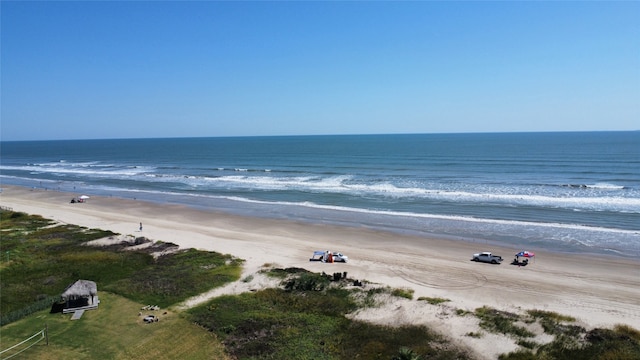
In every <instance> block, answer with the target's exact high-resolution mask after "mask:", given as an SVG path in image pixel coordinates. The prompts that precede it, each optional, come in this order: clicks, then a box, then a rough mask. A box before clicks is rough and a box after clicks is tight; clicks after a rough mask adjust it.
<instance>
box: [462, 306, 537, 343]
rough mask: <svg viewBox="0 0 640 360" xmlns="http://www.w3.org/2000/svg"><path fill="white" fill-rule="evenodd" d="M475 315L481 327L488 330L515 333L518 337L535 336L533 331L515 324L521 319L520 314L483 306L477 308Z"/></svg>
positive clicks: (507, 333)
mask: <svg viewBox="0 0 640 360" xmlns="http://www.w3.org/2000/svg"><path fill="white" fill-rule="evenodd" d="M475 315H476V316H477V317H478V318H479V319H480V327H481V328H483V329H485V330H487V331H490V332H494V333H499V334H505V335H513V336H516V337H518V338H528V337H533V336H534V334H533V333H532V332H531V331H529V330H527V329H525V328H524V327H522V326H518V325H515V324H514V323H515V322H516V321H518V320H519V316H518V315H516V314H512V313H509V312H506V311H499V310H496V309H492V308H490V307H487V306H483V307H481V308H477V309H476V311H475Z"/></svg>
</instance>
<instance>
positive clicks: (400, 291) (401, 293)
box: [391, 288, 414, 300]
mask: <svg viewBox="0 0 640 360" xmlns="http://www.w3.org/2000/svg"><path fill="white" fill-rule="evenodd" d="M413 292H414V291H413V289H407V288H395V289H392V290H391V295H393V296H397V297H401V298H405V299H409V300H412V299H413Z"/></svg>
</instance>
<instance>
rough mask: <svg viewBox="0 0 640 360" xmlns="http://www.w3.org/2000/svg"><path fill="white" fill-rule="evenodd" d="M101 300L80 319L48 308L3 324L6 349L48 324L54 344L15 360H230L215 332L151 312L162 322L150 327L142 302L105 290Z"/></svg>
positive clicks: (171, 315) (174, 316)
mask: <svg viewBox="0 0 640 360" xmlns="http://www.w3.org/2000/svg"><path fill="white" fill-rule="evenodd" d="M99 296H100V305H99V307H98V309H96V310H89V311H85V313H84V315H83V316H82V317H81V318H80V319H79V320H74V321H71V320H70V318H71V314H64V315H63V314H60V313H56V314H50V313H49V311H48V310H44V311H40V312H37V313H35V314H33V315H32V316H29V317H27V318H24V319H22V320H19V321H16V322H14V323H11V324H9V325H5V326H3V327H2V348H3V349H6V348H9V347H10V346H12V345H14V344H18V343H19V342H21V341H23V340H25V339H26V338H28V337H30V336H31V335H33V334H35V333H36V332H37V331H39V330H41V329H43V328H44V327H45V324H46V325H47V327H48V330H49V331H48V339H49V345H48V346H47V345H46V343H45V341H44V340H43V341H41V342H39V343H37V344H36V345H34V346H33V347H31V348H29V349H28V350H25V351H24V352H23V353H22V354H21V355H19V356H16V357H14V359H35V360H54V359H142V360H145V359H149V360H152V359H203V360H204V359H222V360H224V359H229V357H228V355H227V354H226V353H225V350H224V346H223V345H222V344H221V343H220V341H219V340H218V339H217V338H216V336H215V335H214V334H212V333H209V332H206V331H204V330H203V329H202V328H201V327H199V326H197V325H196V324H193V323H192V322H190V321H188V320H187V319H185V318H183V317H181V316H180V315H179V314H175V313H172V312H169V313H167V314H164V310H160V311H152V312H148V313H149V314H155V315H156V316H158V317H159V318H160V321H158V322H157V323H152V324H145V323H144V322H143V321H142V316H138V313H139V311H140V308H141V306H142V304H141V303H137V302H133V301H131V300H128V299H126V298H124V297H121V296H118V295H115V294H110V293H108V292H104V291H99ZM144 314H147V312H144V313H143V315H144ZM29 344H31V343H29ZM26 345H28V344H25V346H26ZM22 349H24V348H23V347H19V348H17V349H16V351H19V350H22ZM11 354H12V353H4V354H3V358H5V357H8V356H9V355H11Z"/></svg>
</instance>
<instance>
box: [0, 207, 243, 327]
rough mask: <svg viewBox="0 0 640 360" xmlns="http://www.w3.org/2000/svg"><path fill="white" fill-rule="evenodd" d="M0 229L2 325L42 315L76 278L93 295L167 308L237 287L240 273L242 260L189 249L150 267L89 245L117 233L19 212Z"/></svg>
mask: <svg viewBox="0 0 640 360" xmlns="http://www.w3.org/2000/svg"><path fill="white" fill-rule="evenodd" d="M0 228H2V229H3V232H2V253H3V254H2V255H5V256H4V257H2V259H1V260H2V263H1V264H2V267H1V268H0V289H1V291H2V296H1V297H0V314H2V316H1V319H0V324H7V323H9V322H11V321H15V320H16V319H19V318H21V317H24V316H26V315H28V314H30V313H32V312H34V311H37V310H41V309H44V308H47V307H48V306H49V305H50V304H51V303H52V302H53V301H55V300H56V298H57V297H58V296H59V295H60V294H61V293H62V292H63V291H64V289H65V288H66V287H67V286H68V285H69V284H71V283H73V282H75V281H76V280H78V279H85V280H91V281H95V282H96V284H97V285H98V291H110V292H113V293H117V294H120V295H122V296H125V297H128V298H129V299H131V300H134V301H138V302H141V303H146V304H155V305H159V306H162V307H167V306H169V305H173V304H175V303H177V302H180V301H183V300H185V299H187V298H188V297H190V296H193V295H197V294H200V293H203V292H205V291H207V290H209V289H212V288H214V287H217V286H221V285H222V284H225V283H228V282H232V281H235V280H237V279H239V277H240V273H241V270H242V260H240V259H236V258H234V257H232V256H230V255H222V254H218V253H215V252H205V251H198V250H193V249H190V250H184V251H179V252H176V253H172V254H168V255H164V256H161V257H159V258H158V259H157V260H155V259H154V258H153V256H152V255H150V254H148V253H145V252H143V251H121V248H122V246H110V247H93V246H86V245H85V244H86V242H88V241H90V240H95V239H99V238H103V237H107V236H112V235H115V234H113V233H111V232H108V231H102V230H97V229H86V228H83V227H78V226H74V225H55V224H54V223H53V222H51V221H49V220H46V219H43V218H42V217H39V216H29V215H26V214H22V213H14V212H7V211H1V212H0ZM6 229H9V230H10V231H4V230H6ZM7 254H8V255H7Z"/></svg>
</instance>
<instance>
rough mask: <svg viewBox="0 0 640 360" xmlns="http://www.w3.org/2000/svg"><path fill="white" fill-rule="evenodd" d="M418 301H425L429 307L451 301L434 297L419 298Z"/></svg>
mask: <svg viewBox="0 0 640 360" xmlns="http://www.w3.org/2000/svg"><path fill="white" fill-rule="evenodd" d="M418 301H426V302H428V303H429V304H431V305H438V304H442V303H445V302H447V301H451V300H449V299H445V298H434V297H426V296H421V297H419V298H418Z"/></svg>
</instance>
